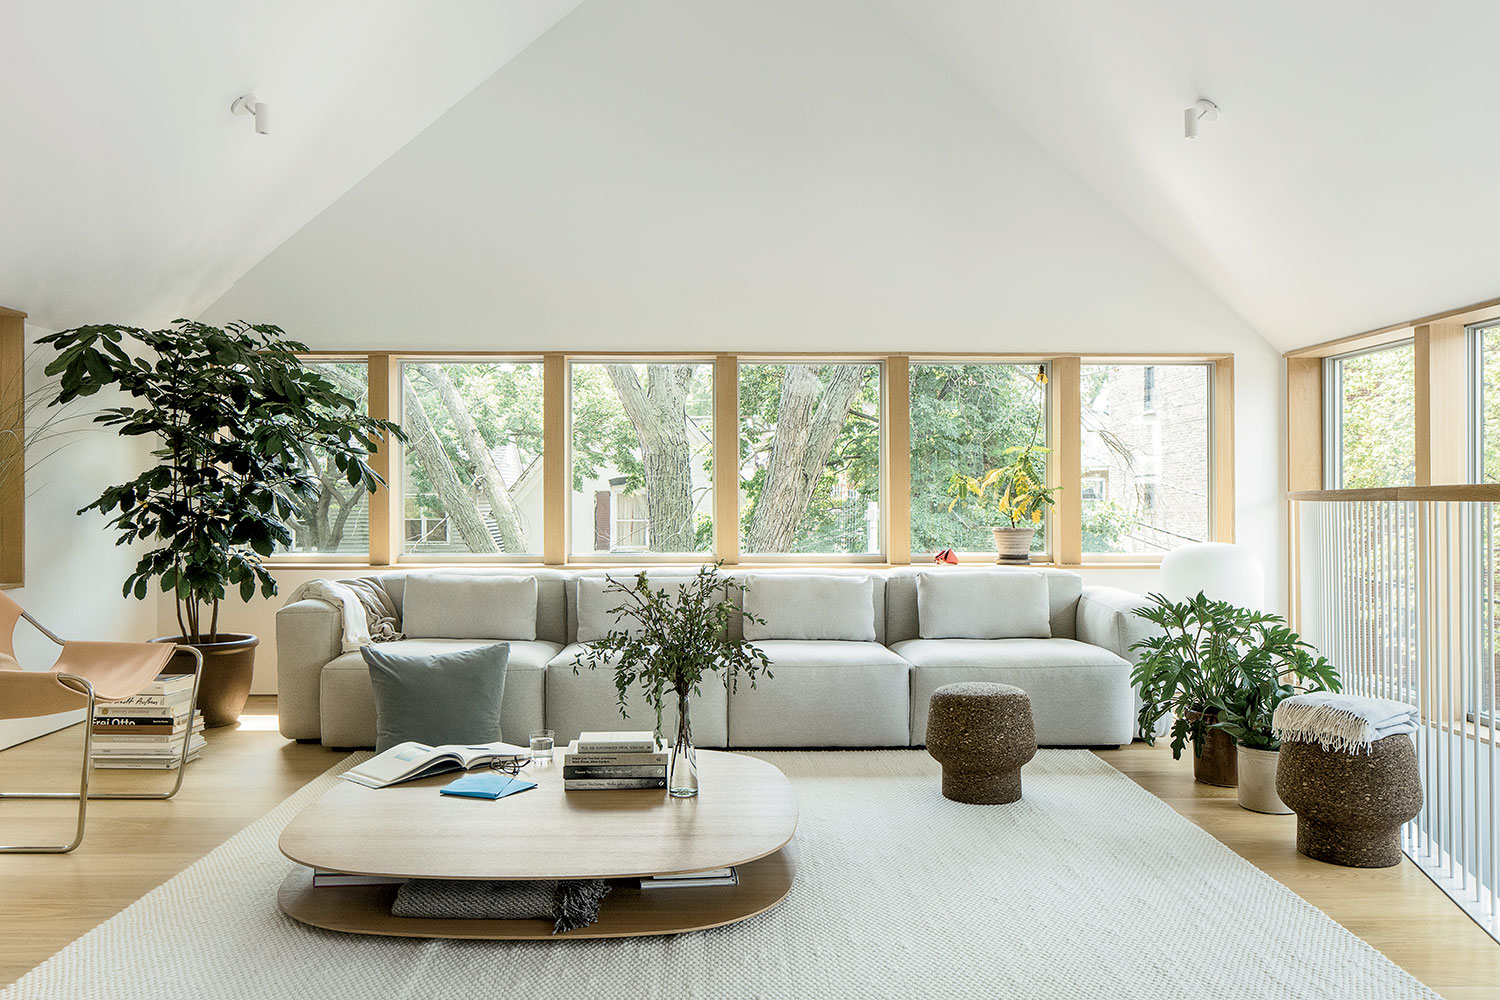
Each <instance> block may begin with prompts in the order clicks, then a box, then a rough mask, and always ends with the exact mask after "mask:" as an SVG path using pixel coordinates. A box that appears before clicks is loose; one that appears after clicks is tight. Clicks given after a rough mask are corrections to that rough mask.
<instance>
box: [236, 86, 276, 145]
mask: <svg viewBox="0 0 1500 1000" xmlns="http://www.w3.org/2000/svg"><path fill="white" fill-rule="evenodd" d="M229 110H230V111H232V112H234V113H235V114H237V115H254V116H255V131H257V132H259V133H260V134H261V135H270V133H271V106H270V105H269V104H267V103H265V102H264V101H262V100H261V99H260V98H258V97H256V96H255V95H254V94H246V95H245V96H244V97H237V98H235V100H234V103H233V104H231V105H230V106H229Z"/></svg>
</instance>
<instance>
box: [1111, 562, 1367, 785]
mask: <svg viewBox="0 0 1500 1000" xmlns="http://www.w3.org/2000/svg"><path fill="white" fill-rule="evenodd" d="M1147 601H1148V602H1149V603H1148V604H1147V605H1146V606H1145V607H1142V608H1138V609H1137V610H1136V612H1135V613H1136V615H1137V616H1138V617H1140V618H1143V619H1145V620H1146V621H1148V622H1151V623H1152V624H1153V625H1155V626H1157V633H1156V634H1154V635H1152V636H1149V637H1147V638H1145V639H1143V640H1141V641H1140V642H1137V643H1136V644H1134V645H1133V646H1131V647H1130V648H1131V649H1132V650H1135V651H1139V652H1140V653H1141V658H1140V661H1139V662H1138V663H1137V664H1136V666H1135V669H1134V671H1133V672H1132V673H1131V678H1130V679H1131V683H1132V684H1133V685H1134V686H1135V688H1136V690H1138V691H1139V692H1140V696H1141V709H1140V715H1139V719H1138V721H1139V725H1140V731H1141V733H1142V734H1143V735H1144V736H1145V739H1146V742H1147V743H1151V744H1154V743H1155V742H1156V726H1157V723H1158V722H1159V721H1160V720H1161V719H1163V718H1165V717H1166V716H1167V715H1168V714H1171V715H1172V716H1173V720H1172V727H1171V737H1172V743H1171V746H1172V756H1173V758H1174V759H1175V758H1180V757H1181V756H1182V751H1183V749H1184V748H1185V747H1186V746H1187V744H1188V743H1189V742H1191V743H1192V744H1193V753H1194V756H1202V754H1203V743H1204V741H1205V740H1206V739H1207V737H1208V733H1209V731H1210V730H1212V729H1219V730H1222V731H1224V732H1226V733H1228V734H1229V735H1230V736H1231V737H1232V738H1233V739H1234V740H1235V742H1236V743H1238V744H1239V745H1241V746H1245V747H1251V748H1253V749H1259V750H1275V749H1278V748H1279V745H1280V744H1279V742H1278V741H1277V740H1276V738H1275V737H1274V736H1273V735H1272V733H1271V715H1272V713H1273V712H1275V710H1276V706H1277V705H1279V704H1281V702H1282V701H1284V700H1285V699H1286V698H1289V697H1291V696H1292V695H1294V694H1298V693H1301V692H1303V691H1323V690H1327V691H1338V690H1339V687H1340V684H1339V678H1338V674H1337V672H1336V671H1335V670H1334V668H1333V666H1332V665H1331V664H1330V663H1329V662H1328V661H1327V660H1326V659H1324V658H1323V657H1321V656H1317V657H1315V656H1314V655H1313V650H1312V647H1311V646H1310V645H1308V644H1307V643H1306V642H1304V641H1302V638H1301V637H1300V636H1299V635H1297V633H1295V632H1293V631H1292V630H1291V629H1290V628H1288V627H1287V624H1286V620H1285V619H1283V618H1281V617H1280V616H1279V615H1273V614H1269V613H1267V612H1263V611H1250V610H1248V609H1246V608H1241V607H1237V606H1236V605H1233V604H1230V603H1228V602H1227V601H1213V600H1209V599H1208V597H1206V596H1205V595H1204V594H1203V592H1202V591H1199V593H1198V595H1197V596H1196V597H1193V598H1191V599H1189V600H1186V601H1181V602H1173V601H1169V600H1168V599H1167V598H1165V597H1163V596H1162V595H1161V594H1150V595H1148V596H1147Z"/></svg>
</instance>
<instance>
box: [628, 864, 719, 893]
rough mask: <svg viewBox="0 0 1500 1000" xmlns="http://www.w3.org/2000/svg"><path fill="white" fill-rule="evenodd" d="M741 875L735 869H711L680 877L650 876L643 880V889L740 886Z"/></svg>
mask: <svg viewBox="0 0 1500 1000" xmlns="http://www.w3.org/2000/svg"><path fill="white" fill-rule="evenodd" d="M739 884H740V873H739V872H738V871H736V870H735V869H733V868H709V869H707V870H706V871H701V872H682V873H681V874H678V875H650V876H647V877H646V878H643V879H641V888H642V889H706V888H709V887H711V886H724V885H739Z"/></svg>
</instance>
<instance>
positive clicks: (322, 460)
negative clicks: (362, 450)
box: [277, 361, 370, 556]
mask: <svg viewBox="0 0 1500 1000" xmlns="http://www.w3.org/2000/svg"><path fill="white" fill-rule="evenodd" d="M303 366H304V367H306V368H309V369H311V370H313V371H315V372H317V373H318V374H320V375H322V376H324V377H325V378H327V379H329V380H330V381H331V382H333V384H334V386H336V387H337V388H338V390H339V391H340V392H342V393H343V394H344V395H346V396H349V397H350V398H352V399H355V400H357V401H358V402H359V411H360V412H361V413H364V412H367V411H366V407H367V404H368V401H369V395H370V382H369V366H368V365H367V364H366V363H365V362H363V361H304V362H303ZM302 454H303V463H302V467H303V469H304V470H305V471H306V472H308V473H309V474H310V475H311V476H312V477H313V478H314V479H315V480H316V481H317V485H318V493H317V498H316V500H314V501H313V502H312V503H311V504H309V505H308V507H307V509H306V510H305V511H303V516H302V517H301V518H298V519H296V520H294V521H293V522H291V525H292V539H293V540H292V544H291V545H290V546H288V547H285V548H280V547H278V549H277V551H278V552H284V553H291V554H307V555H311V554H317V555H340V556H368V555H369V551H370V494H369V492H368V491H367V490H365V489H364V487H362V486H350V485H349V481H348V480H347V479H345V478H344V475H343V473H341V472H339V470H338V467H337V466H335V465H334V464H333V463H331V462H330V461H328V455H327V454H326V453H325V452H324V451H323V449H321V448H312V447H307V446H304V447H303V449H302Z"/></svg>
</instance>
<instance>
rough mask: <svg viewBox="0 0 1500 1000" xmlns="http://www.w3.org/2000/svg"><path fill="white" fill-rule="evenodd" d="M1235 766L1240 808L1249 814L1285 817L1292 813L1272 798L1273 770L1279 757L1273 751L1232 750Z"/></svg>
mask: <svg viewBox="0 0 1500 1000" xmlns="http://www.w3.org/2000/svg"><path fill="white" fill-rule="evenodd" d="M1235 750H1236V757H1237V758H1238V764H1239V777H1240V784H1239V799H1240V808H1242V809H1249V810H1250V811H1251V812H1258V813H1270V814H1271V815H1273V816H1285V815H1287V814H1288V813H1290V812H1291V811H1292V810H1291V809H1290V808H1288V807H1287V804H1286V803H1285V802H1282V801H1281V796H1279V795H1277V794H1276V766H1277V763H1278V762H1279V761H1280V760H1281V754H1280V753H1279V752H1278V751H1276V750H1256V749H1254V748H1252V747H1235Z"/></svg>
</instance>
